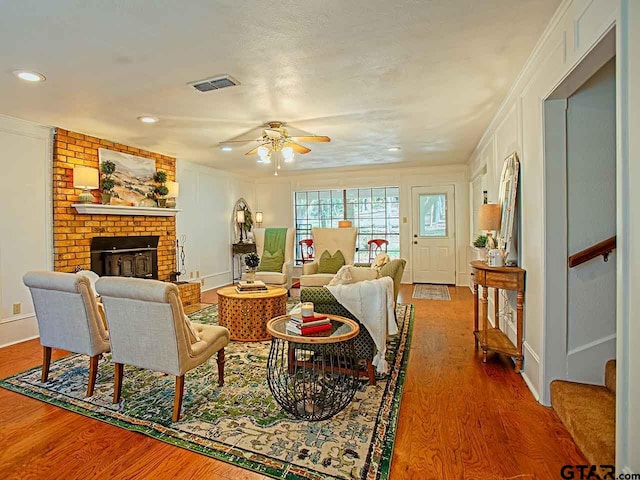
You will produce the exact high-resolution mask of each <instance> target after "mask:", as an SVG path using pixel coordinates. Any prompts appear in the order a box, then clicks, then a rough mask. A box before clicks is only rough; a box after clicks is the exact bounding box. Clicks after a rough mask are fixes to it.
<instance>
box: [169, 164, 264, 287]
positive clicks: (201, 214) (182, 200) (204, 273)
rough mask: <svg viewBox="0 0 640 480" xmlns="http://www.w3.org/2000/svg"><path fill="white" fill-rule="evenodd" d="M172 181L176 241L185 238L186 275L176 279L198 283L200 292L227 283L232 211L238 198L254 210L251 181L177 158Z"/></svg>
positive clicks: (229, 275) (229, 276)
mask: <svg viewBox="0 0 640 480" xmlns="http://www.w3.org/2000/svg"><path fill="white" fill-rule="evenodd" d="M176 178H177V181H178V182H179V183H180V196H179V198H178V200H177V205H176V207H177V208H179V209H182V210H183V211H182V212H180V213H178V217H177V222H176V223H177V233H178V239H180V238H181V237H182V235H185V236H186V242H185V245H184V247H185V254H186V266H185V269H186V274H185V275H182V276H181V277H180V280H182V281H200V282H201V283H202V289H203V290H209V289H212V288H216V287H219V286H221V285H226V284H228V283H231V243H232V241H233V224H232V212H233V208H234V205H235V202H236V200H238V198H240V197H243V198H244V199H245V200H246V201H247V202H248V204H249V206H250V208H251V209H252V211H253V212H255V211H256V208H255V205H254V203H255V202H254V195H253V192H254V185H253V182H251V181H246V180H244V179H243V178H241V177H239V176H237V175H233V174H230V173H228V172H223V171H220V170H216V169H213V168H210V167H206V166H203V165H200V164H196V163H190V162H187V161H184V160H180V159H178V160H177V162H176Z"/></svg>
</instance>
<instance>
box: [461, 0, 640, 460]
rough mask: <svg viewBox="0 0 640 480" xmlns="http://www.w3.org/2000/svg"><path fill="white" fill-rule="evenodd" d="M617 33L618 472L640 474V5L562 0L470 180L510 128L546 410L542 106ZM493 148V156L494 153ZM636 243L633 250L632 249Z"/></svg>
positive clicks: (536, 371) (535, 375)
mask: <svg viewBox="0 0 640 480" xmlns="http://www.w3.org/2000/svg"><path fill="white" fill-rule="evenodd" d="M614 24H615V25H616V27H617V28H616V77H617V94H616V102H617V124H618V132H617V149H618V155H617V162H618V164H617V165H618V168H617V175H618V181H617V190H618V193H617V237H618V249H617V253H616V256H617V269H618V280H617V285H618V292H617V296H618V301H617V335H618V337H617V338H618V340H617V360H618V377H617V378H618V388H617V392H618V393H617V409H616V415H617V422H616V436H617V439H616V465H617V467H618V470H619V471H625V472H632V471H636V472H640V349H638V348H637V345H638V344H640V322H638V321H637V320H638V318H640V296H639V295H637V292H638V291H640V268H638V267H639V266H640V245H638V243H639V242H640V240H638V239H640V190H638V189H637V188H635V190H634V189H633V186H637V185H639V184H640V162H638V161H637V159H638V158H640V2H638V1H637V0H573V1H571V0H566V1H564V2H563V3H562V4H561V5H560V7H559V8H558V11H557V12H556V14H555V15H554V17H553V18H552V20H551V22H550V24H549V26H548V28H547V30H546V31H545V33H544V34H543V36H542V38H541V40H540V41H539V43H538V45H537V46H536V48H535V49H534V51H533V53H532V55H531V57H530V58H529V61H528V62H527V64H526V65H525V67H524V69H523V70H522V72H521V73H520V75H519V77H518V79H517V80H516V82H515V83H514V85H513V86H512V89H511V91H510V92H509V94H508V96H507V97H506V99H505V101H504V102H503V104H502V106H501V107H500V109H499V111H498V113H497V114H496V116H495V117H494V119H493V120H492V122H491V124H490V125H489V127H488V128H487V130H486V132H485V134H484V135H483V137H482V139H481V141H480V142H479V144H478V147H477V149H476V151H475V152H474V154H473V156H472V158H471V159H470V164H471V172H473V173H475V172H477V171H479V170H480V169H481V168H482V167H483V166H484V165H487V169H488V172H489V173H490V171H491V170H490V169H489V166H490V165H491V162H492V161H493V162H497V161H500V160H501V157H500V156H498V153H497V152H496V154H495V155H496V156H495V157H493V158H491V156H490V155H489V154H487V153H485V152H486V151H489V152H490V151H491V149H492V148H493V149H494V151H496V150H497V149H496V146H495V144H496V142H497V141H498V138H499V137H500V135H501V132H500V131H501V130H502V131H503V132H504V122H505V121H507V119H508V118H510V117H511V118H512V120H511V122H515V131H516V133H515V134H514V133H513V125H511V127H510V128H511V129H512V133H511V135H510V136H511V142H515V144H516V145H517V151H518V153H519V156H520V159H521V162H522V163H521V171H522V183H521V194H522V207H523V208H522V215H521V219H522V235H521V240H520V245H519V246H520V249H521V251H520V257H521V260H522V261H521V264H522V266H523V267H524V268H525V269H526V270H527V292H526V298H525V347H526V352H525V370H524V373H523V376H524V378H525V381H526V382H527V384H528V385H529V387H530V388H531V390H532V392H533V393H534V395H536V396H538V394H540V396H541V400H542V401H543V402H545V403H546V402H547V400H548V395H547V393H548V386H549V382H548V380H549V379H547V378H545V373H544V368H543V367H544V365H543V364H541V363H542V362H543V361H544V354H545V348H546V345H545V340H547V339H546V336H545V330H546V327H547V325H545V309H546V302H547V297H546V295H545V293H546V291H545V286H546V285H545V278H546V271H547V264H546V262H545V255H544V253H545V252H546V248H547V245H546V244H545V236H544V229H545V226H546V220H547V219H546V218H545V212H546V211H547V210H546V209H547V207H548V206H547V205H546V204H545V180H544V179H545V174H546V171H545V163H544V156H543V153H544V134H543V125H544V121H543V118H542V116H543V111H544V100H545V99H546V98H547V97H548V95H549V94H550V93H551V92H552V91H553V90H554V89H555V88H556V86H558V85H559V84H560V83H561V82H562V80H563V79H564V78H565V77H566V76H567V75H568V74H569V72H571V71H572V69H573V68H574V66H576V65H577V64H578V63H579V62H580V60H581V59H582V58H583V57H584V56H585V55H586V54H587V53H588V52H589V50H590V49H591V48H592V47H594V46H595V45H596V44H597V43H598V42H599V40H600V39H602V38H603V37H604V36H605V35H606V33H607V32H608V31H609V30H610V29H611V28H612V26H613V25H614ZM492 145H493V146H492ZM634 243H635V245H634Z"/></svg>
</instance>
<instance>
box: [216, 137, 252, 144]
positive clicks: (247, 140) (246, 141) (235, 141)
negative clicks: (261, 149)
mask: <svg viewBox="0 0 640 480" xmlns="http://www.w3.org/2000/svg"><path fill="white" fill-rule="evenodd" d="M251 142H262V139H261V138H258V139H255V138H247V139H246V140H228V141H226V142H219V144H220V145H226V144H227V143H251Z"/></svg>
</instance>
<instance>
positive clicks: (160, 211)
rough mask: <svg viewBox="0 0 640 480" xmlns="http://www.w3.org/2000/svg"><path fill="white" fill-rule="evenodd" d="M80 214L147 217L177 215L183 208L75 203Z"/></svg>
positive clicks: (74, 205) (74, 206)
mask: <svg viewBox="0 0 640 480" xmlns="http://www.w3.org/2000/svg"><path fill="white" fill-rule="evenodd" d="M71 206H72V207H73V208H75V209H76V211H77V212H78V213H79V214H88V215H133V216H135V215H138V216H140V215H144V216H147V217H175V216H176V214H177V213H178V212H181V211H182V210H180V209H178V208H159V207H129V206H126V205H101V204H99V203H74V204H73V205H71Z"/></svg>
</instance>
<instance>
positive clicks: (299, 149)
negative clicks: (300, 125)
mask: <svg viewBox="0 0 640 480" xmlns="http://www.w3.org/2000/svg"><path fill="white" fill-rule="evenodd" d="M284 146H285V147H291V148H293V149H294V150H295V151H296V152H297V153H300V154H302V155H304V154H305V153H309V152H310V151H311V149H310V148H307V147H305V146H303V145H298V144H297V143H293V142H287V143H285V144H284Z"/></svg>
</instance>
